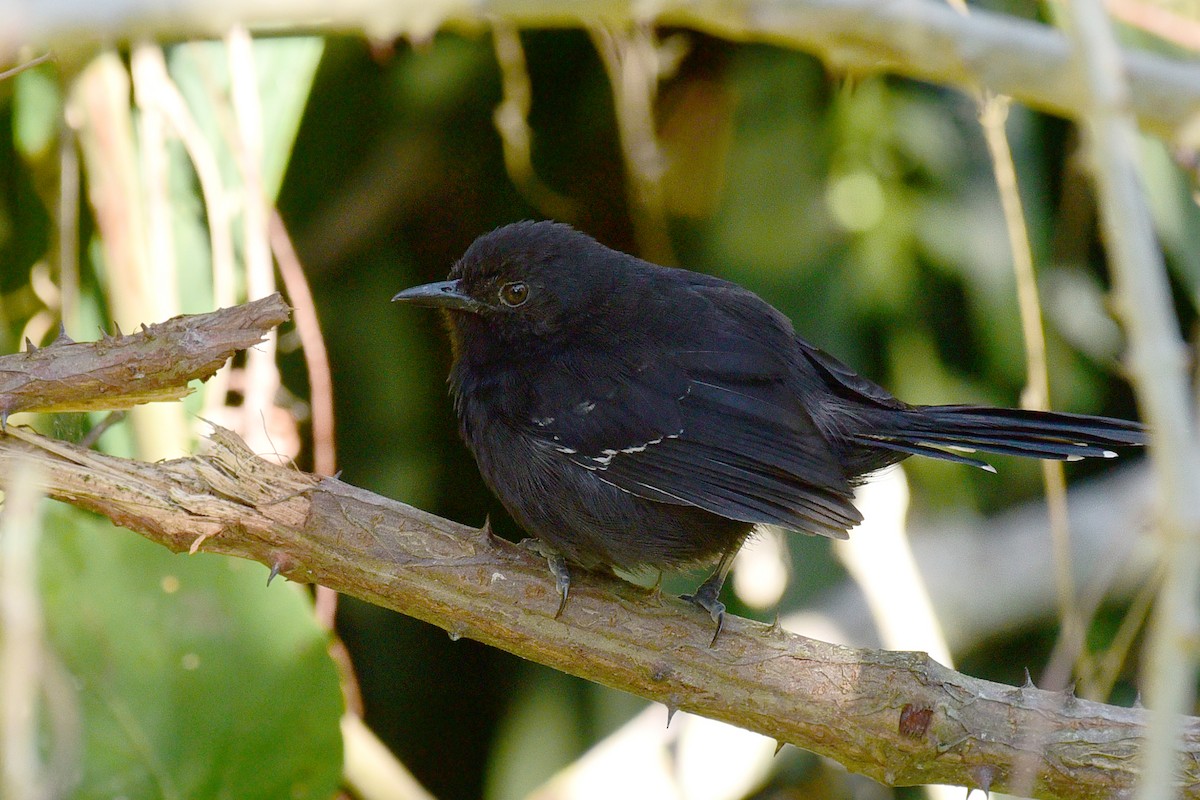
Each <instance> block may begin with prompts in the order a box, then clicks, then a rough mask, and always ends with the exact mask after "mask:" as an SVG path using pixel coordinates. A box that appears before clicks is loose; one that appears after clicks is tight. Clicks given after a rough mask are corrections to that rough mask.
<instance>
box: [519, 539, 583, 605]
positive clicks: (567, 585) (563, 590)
mask: <svg viewBox="0 0 1200 800" xmlns="http://www.w3.org/2000/svg"><path fill="white" fill-rule="evenodd" d="M521 547H524V548H525V549H526V550H529V551H530V552H533V553H537V554H538V555H539V556H542V557H543V558H545V559H546V563H547V564H548V565H549V566H550V574H551V575H553V576H554V588H555V589H557V590H558V596H559V600H558V610H557V611H555V612H554V618H555V619H558V618H559V617H561V616H562V613H563V609H565V608H566V607H567V593H568V592H569V591H570V590H571V570H570V569H569V568H568V567H567V559H566V558H565V557H564V556H563V554H562V553H560V552H558V551H557V550H555V549H554V548H553V547H551V546H550V545H548V544H546V543H545V542H543V541H542V540H541V539H522V540H521Z"/></svg>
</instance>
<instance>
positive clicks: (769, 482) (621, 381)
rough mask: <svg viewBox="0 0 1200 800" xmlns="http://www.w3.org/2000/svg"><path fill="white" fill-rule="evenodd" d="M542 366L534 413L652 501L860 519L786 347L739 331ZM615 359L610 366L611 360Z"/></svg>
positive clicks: (796, 520) (806, 518) (829, 529)
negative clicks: (791, 375)
mask: <svg viewBox="0 0 1200 800" xmlns="http://www.w3.org/2000/svg"><path fill="white" fill-rule="evenodd" d="M652 352H653V355H652V356H651V355H646V356H644V357H641V358H638V357H637V356H636V355H631V354H623V356H622V361H621V362H620V367H619V368H617V369H608V370H606V371H605V372H604V374H594V373H590V372H589V371H588V370H587V369H586V365H588V364H592V363H595V359H594V358H589V357H588V356H587V354H585V353H581V354H579V357H578V360H577V364H578V367H579V368H573V365H572V364H564V365H563V367H564V368H563V369H561V370H558V371H556V372H555V375H554V377H550V376H548V375H546V374H545V373H543V375H542V378H543V382H542V384H541V385H540V386H539V387H538V388H537V389H536V390H535V393H536V395H537V397H538V400H537V402H536V403H535V408H536V409H537V411H536V413H535V414H534V415H533V419H532V422H533V425H534V429H535V431H537V432H539V435H541V436H542V437H543V438H544V439H545V440H546V441H547V442H548V444H550V445H551V446H552V448H553V452H556V453H558V454H560V455H562V456H565V457H567V458H569V459H570V460H571V461H573V462H574V463H575V464H577V465H578V466H580V467H583V468H584V469H587V470H591V471H593V472H594V473H596V475H597V476H598V477H600V478H601V479H602V480H604V481H606V482H608V483H611V484H612V485H614V486H617V487H619V488H621V489H623V490H625V491H628V492H630V493H632V494H635V495H638V496H640V497H645V498H647V499H650V500H657V501H661V502H667V503H676V504H684V505H693V506H698V507H700V508H703V509H705V510H707V511H711V512H713V513H715V514H720V515H722V516H725V517H729V518H731V519H738V520H743V521H746V522H758V523H770V524H775V525H781V526H783V527H786V528H791V529H793V530H799V531H805V532H808V533H816V534H821V535H824V536H831V537H837V538H844V537H845V536H846V530H847V529H848V528H851V527H853V526H854V525H856V524H857V523H858V522H859V521H860V520H861V519H862V518H861V516H860V515H859V513H858V511H857V509H855V508H854V506H853V504H852V503H851V501H850V498H851V495H852V491H851V488H850V486H849V484H848V482H847V480H846V478H845V476H844V474H843V472H842V470H841V469H840V467H839V465H838V463H837V461H836V457H835V456H834V455H833V453H832V452H831V451H830V449H829V447H828V445H827V444H826V442H825V440H824V438H823V437H822V436H821V434H820V432H819V431H818V429H817V427H816V425H815V424H814V423H813V421H812V419H811V418H810V417H809V415H808V414H807V412H806V411H805V410H804V408H803V407H802V406H801V405H800V403H799V399H798V398H797V397H796V396H795V392H794V390H793V389H791V388H790V387H789V385H788V383H787V380H788V369H787V365H786V362H785V361H784V360H782V359H781V358H780V357H779V354H777V353H772V352H770V351H769V350H768V349H767V348H765V347H764V346H763V345H761V344H760V343H757V342H755V341H752V340H749V339H747V338H743V337H738V336H736V335H731V334H728V333H726V334H720V335H714V336H713V337H712V340H711V341H708V342H705V343H704V344H703V345H702V346H683V347H674V348H669V349H665V350H664V349H658V348H655V349H653V351H652ZM606 363H607V365H608V366H609V367H612V366H613V362H612V360H611V359H610V360H608V361H607V362H606Z"/></svg>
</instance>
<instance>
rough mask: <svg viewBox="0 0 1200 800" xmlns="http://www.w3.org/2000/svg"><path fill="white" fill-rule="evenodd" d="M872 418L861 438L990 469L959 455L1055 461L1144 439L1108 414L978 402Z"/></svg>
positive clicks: (1100, 453)
mask: <svg viewBox="0 0 1200 800" xmlns="http://www.w3.org/2000/svg"><path fill="white" fill-rule="evenodd" d="M880 416H886V419H881V420H873V422H874V423H875V425H874V426H873V427H874V429H873V430H872V431H871V432H870V433H861V434H856V435H855V436H854V438H855V439H856V440H858V441H859V442H861V443H862V444H867V445H870V446H872V447H876V448H881V449H884V450H891V451H894V452H897V453H902V454H907V455H921V456H929V457H932V458H940V459H944V460H947V461H956V462H958V463H962V464H969V465H971V466H975V467H979V468H981V469H986V470H989V471H994V470H992V467H991V466H990V465H988V464H987V463H986V462H984V461H981V460H979V459H977V458H971V457H970V456H966V455H963V453H964V452H967V453H974V452H985V453H997V454H1001V455H1014V456H1025V457H1027V458H1042V459H1049V460H1056V461H1077V460H1079V459H1082V458H1112V457H1113V456H1115V455H1116V453H1114V452H1113V450H1112V448H1115V447H1130V446H1137V445H1143V444H1145V443H1146V439H1147V433H1146V429H1145V427H1144V426H1142V425H1141V424H1140V423H1137V422H1128V421H1126V420H1121V419H1111V418H1109V417H1093V416H1088V415H1085V414H1067V413H1063V412H1055V411H1029V410H1026V409H1015V408H987V407H983V406H913V407H910V408H907V409H889V410H888V412H887V413H886V414H885V415H884V414H881V415H880Z"/></svg>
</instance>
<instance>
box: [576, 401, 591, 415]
mask: <svg viewBox="0 0 1200 800" xmlns="http://www.w3.org/2000/svg"><path fill="white" fill-rule="evenodd" d="M595 407H596V404H595V403H593V402H589V401H587V400H583V401H581V402H579V403H576V404H575V407H574V408H572V409H571V410H572V411H574V412H575V413H576V414H579V415H583V414H586V413H588V412H589V411H591V410H592V409H594V408H595Z"/></svg>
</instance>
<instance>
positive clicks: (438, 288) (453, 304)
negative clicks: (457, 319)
mask: <svg viewBox="0 0 1200 800" xmlns="http://www.w3.org/2000/svg"><path fill="white" fill-rule="evenodd" d="M392 302H393V303H412V304H413V305H417V306H429V307H430V308H445V309H448V310H456V311H471V312H474V313H479V312H480V311H483V310H484V309H485V308H486V306H485V305H484V304H483V303H481V302H479V301H478V300H476V299H475V298H474V297H471V296H470V295H469V294H466V293H465V292H463V291H462V289H461V287H460V286H459V284H458V281H439V282H438V283H426V284H424V285H422V286H414V287H412V288H411V289H405V290H404V291H403V292H400V293H399V294H398V295H396V296H395V297H393V298H392Z"/></svg>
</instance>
